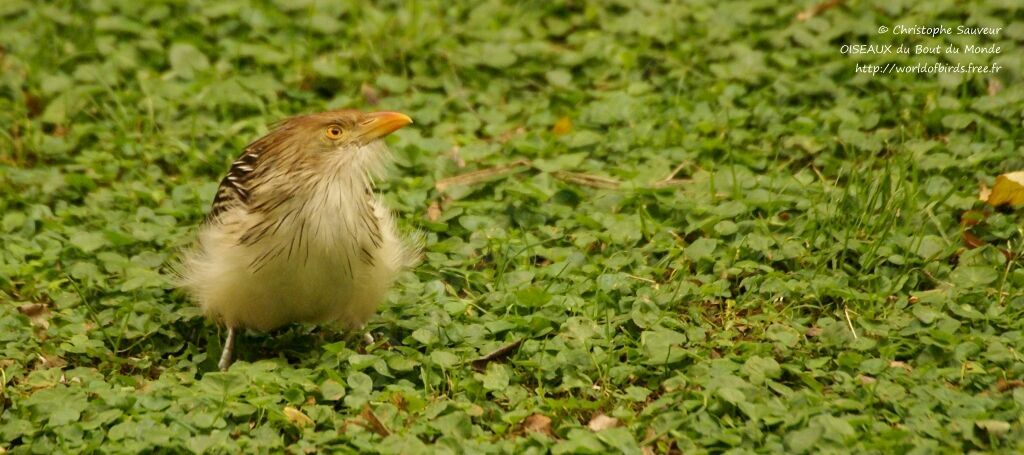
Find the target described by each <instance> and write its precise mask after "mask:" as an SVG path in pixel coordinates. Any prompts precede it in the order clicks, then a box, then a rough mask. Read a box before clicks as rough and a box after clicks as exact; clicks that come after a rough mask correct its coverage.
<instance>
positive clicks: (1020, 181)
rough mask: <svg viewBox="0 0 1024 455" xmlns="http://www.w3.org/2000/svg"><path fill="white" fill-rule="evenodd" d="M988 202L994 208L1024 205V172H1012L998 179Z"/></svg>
mask: <svg viewBox="0 0 1024 455" xmlns="http://www.w3.org/2000/svg"><path fill="white" fill-rule="evenodd" d="M986 202H988V204H989V205H991V206H993V207H998V206H1000V205H1003V204H1010V205H1022V204H1024V171H1017V172H1010V173H1007V174H1003V175H1000V176H999V177H996V184H995V185H992V192H991V194H989V197H988V198H987V199H986Z"/></svg>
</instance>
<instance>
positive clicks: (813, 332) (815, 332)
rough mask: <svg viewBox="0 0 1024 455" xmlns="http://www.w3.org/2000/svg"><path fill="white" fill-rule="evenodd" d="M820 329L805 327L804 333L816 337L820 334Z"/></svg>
mask: <svg viewBox="0 0 1024 455" xmlns="http://www.w3.org/2000/svg"><path fill="white" fill-rule="evenodd" d="M822 331H823V330H821V327H811V328H809V329H807V333H806V335H807V336H809V337H816V336H818V335H821V332H822Z"/></svg>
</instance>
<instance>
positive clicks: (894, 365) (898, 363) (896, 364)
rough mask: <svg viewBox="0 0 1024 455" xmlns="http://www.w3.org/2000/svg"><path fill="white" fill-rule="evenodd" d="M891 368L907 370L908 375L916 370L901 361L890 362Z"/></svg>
mask: <svg viewBox="0 0 1024 455" xmlns="http://www.w3.org/2000/svg"><path fill="white" fill-rule="evenodd" d="M889 368H902V369H904V370H906V371H907V372H908V373H909V372H911V371H914V369H913V368H912V367H911V366H910V365H908V364H907V362H903V361H900V360H893V361H892V362H889Z"/></svg>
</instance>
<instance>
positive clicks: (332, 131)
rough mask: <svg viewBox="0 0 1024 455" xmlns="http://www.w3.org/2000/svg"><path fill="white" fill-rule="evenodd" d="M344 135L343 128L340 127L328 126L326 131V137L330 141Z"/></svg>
mask: <svg viewBox="0 0 1024 455" xmlns="http://www.w3.org/2000/svg"><path fill="white" fill-rule="evenodd" d="M342 133H344V131H342V129H341V127H340V126H338V125H331V126H328V127H327V129H325V130H324V136H327V138H328V139H339V138H341V135H342Z"/></svg>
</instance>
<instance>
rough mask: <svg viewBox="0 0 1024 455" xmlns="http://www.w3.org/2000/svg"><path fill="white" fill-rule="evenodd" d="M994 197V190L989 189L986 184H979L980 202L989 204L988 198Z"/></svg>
mask: <svg viewBox="0 0 1024 455" xmlns="http://www.w3.org/2000/svg"><path fill="white" fill-rule="evenodd" d="M990 197H992V188H989V187H988V185H986V184H985V183H984V182H982V183H979V184H978V200H979V201H981V202H988V198H990Z"/></svg>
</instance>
